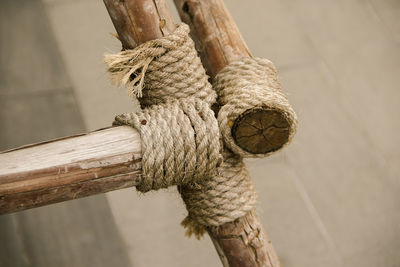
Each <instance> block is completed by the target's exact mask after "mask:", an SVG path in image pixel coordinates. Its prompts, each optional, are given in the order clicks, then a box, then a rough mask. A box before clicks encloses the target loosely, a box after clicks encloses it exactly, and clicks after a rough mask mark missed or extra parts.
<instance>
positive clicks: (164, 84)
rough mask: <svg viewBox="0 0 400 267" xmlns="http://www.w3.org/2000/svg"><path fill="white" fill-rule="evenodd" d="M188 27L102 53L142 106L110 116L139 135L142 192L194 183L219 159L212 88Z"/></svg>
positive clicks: (213, 168)
mask: <svg viewBox="0 0 400 267" xmlns="http://www.w3.org/2000/svg"><path fill="white" fill-rule="evenodd" d="M188 33H189V27H188V26H187V25H185V24H181V25H179V27H178V28H177V29H176V31H175V32H174V33H173V34H170V35H168V36H166V37H164V38H159V39H155V40H152V41H149V42H146V43H144V44H142V45H140V46H138V47H136V48H135V49H133V50H126V51H122V52H120V53H119V54H116V55H106V56H105V62H106V64H107V66H108V72H109V73H110V75H111V80H112V81H113V82H114V83H117V84H119V85H125V86H127V87H128V90H129V91H130V92H131V93H132V94H136V95H137V96H138V97H139V101H140V102H141V105H142V107H144V109H143V110H142V111H140V112H137V113H126V114H121V115H118V116H116V118H115V122H114V123H113V124H114V125H130V126H132V127H134V128H135V129H137V130H138V131H139V132H140V134H141V140H142V176H143V179H142V182H141V183H140V184H139V185H138V186H137V189H138V190H139V191H142V192H147V191H149V190H157V189H160V188H165V187H168V186H171V185H178V184H187V183H190V184H199V183H201V182H202V181H203V180H205V179H209V177H211V176H213V175H214V174H215V172H216V167H217V165H218V164H219V163H220V161H221V155H220V141H219V139H220V137H219V136H220V135H219V129H218V123H217V120H216V118H215V116H214V113H213V111H212V110H211V109H210V105H211V104H212V103H213V102H215V99H216V93H215V92H214V90H212V88H211V85H210V83H209V82H208V78H207V75H206V74H205V71H204V68H203V67H202V64H201V61H200V59H199V58H198V56H197V53H196V50H195V48H194V43H193V41H192V40H191V39H190V37H189V35H188Z"/></svg>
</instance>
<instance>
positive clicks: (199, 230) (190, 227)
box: [181, 217, 206, 240]
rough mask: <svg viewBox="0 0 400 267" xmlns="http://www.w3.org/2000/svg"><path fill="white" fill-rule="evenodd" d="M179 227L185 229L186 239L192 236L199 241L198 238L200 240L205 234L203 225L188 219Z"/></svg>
mask: <svg viewBox="0 0 400 267" xmlns="http://www.w3.org/2000/svg"><path fill="white" fill-rule="evenodd" d="M181 225H182V226H183V227H184V228H185V229H186V233H185V236H187V237H191V236H192V235H194V236H195V237H196V239H197V240H200V238H202V237H203V235H204V234H205V233H206V228H205V227H204V226H203V225H201V224H198V223H196V222H195V221H193V220H192V219H190V218H189V217H186V218H185V219H184V220H183V221H182V222H181Z"/></svg>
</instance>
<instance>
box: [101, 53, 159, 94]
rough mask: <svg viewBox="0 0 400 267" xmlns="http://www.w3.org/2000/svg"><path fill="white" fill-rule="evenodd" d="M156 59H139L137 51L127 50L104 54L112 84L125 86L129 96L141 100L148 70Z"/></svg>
mask: <svg viewBox="0 0 400 267" xmlns="http://www.w3.org/2000/svg"><path fill="white" fill-rule="evenodd" d="M153 59H154V57H151V56H150V57H138V53H137V51H136V50H125V51H122V52H121V53H119V54H104V63H105V64H106V65H107V71H108V73H109V74H110V80H111V83H112V84H114V85H118V86H124V87H126V88H127V90H128V95H129V96H133V95H135V96H136V97H138V98H140V97H142V90H143V87H144V77H145V74H146V71H147V68H148V66H149V64H150V63H151V61H152V60H153Z"/></svg>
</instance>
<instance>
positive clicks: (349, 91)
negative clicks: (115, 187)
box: [0, 0, 400, 267]
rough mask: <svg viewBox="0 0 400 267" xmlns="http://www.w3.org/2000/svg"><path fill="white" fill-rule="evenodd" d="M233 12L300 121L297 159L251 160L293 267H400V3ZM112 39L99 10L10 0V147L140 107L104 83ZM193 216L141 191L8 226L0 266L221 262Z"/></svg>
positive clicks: (240, 5)
mask: <svg viewBox="0 0 400 267" xmlns="http://www.w3.org/2000/svg"><path fill="white" fill-rule="evenodd" d="M225 2H226V5H227V6H228V9H229V10H230V12H231V13H232V15H233V17H234V19H235V21H236V23H237V25H238V27H239V29H240V31H241V33H242V35H243V37H244V39H245V40H246V42H247V44H248V46H249V48H250V50H251V51H252V52H253V54H254V55H256V56H259V57H266V58H269V59H271V60H272V61H273V62H274V63H275V64H276V66H277V68H278V72H279V75H280V79H281V81H282V84H283V86H284V90H285V91H286V92H287V93H288V95H289V99H290V101H291V103H292V105H293V106H294V108H295V110H296V112H297V114H298V116H299V130H298V133H297V135H296V137H295V139H294V141H293V143H292V144H291V145H290V146H289V147H287V148H285V149H284V150H283V151H281V152H279V153H277V154H276V155H274V156H271V157H269V158H265V159H259V160H250V161H247V166H248V169H249V171H250V174H251V176H252V178H253V180H254V182H255V184H256V189H257V190H258V193H259V205H258V212H259V214H260V216H261V218H262V221H263V224H264V226H265V228H266V231H267V233H268V235H269V237H270V238H271V240H272V243H273V245H274V247H275V249H276V250H277V253H278V255H279V257H280V260H281V262H282V266H283V267H291V266H293V267H294V266H295V267H306V266H307V267H310V266H316V267H331V266H346V267H350V266H351V267H361V266H362V267H370V266H371V267H372V266H374V267H376V266H382V267H399V266H400V134H399V132H400V119H399V117H400V105H399V101H400V88H399V85H400V50H399V48H400V1H399V0H335V1H330V0H253V1H249V2H246V3H245V2H244V1H239V0H226V1H225ZM168 5H169V7H170V9H171V10H172V11H173V14H174V15H175V18H176V21H179V19H178V16H177V15H176V14H177V13H176V12H175V10H173V9H174V5H173V3H172V1H168ZM110 33H115V30H114V28H113V26H112V23H111V20H110V18H109V16H108V14H107V11H106V9H105V7H104V5H103V3H102V1H100V0H80V1H78V0H42V1H40V0H2V1H1V2H0V129H1V130H0V149H1V150H5V149H7V148H12V147H16V146H20V145H24V144H27V143H33V142H38V141H44V140H47V139H52V138H56V137H60V136H66V135H72V134H76V133H80V132H85V131H90V130H95V129H98V128H102V127H105V126H109V125H110V124H111V122H112V121H113V117H114V115H115V114H119V113H123V112H127V111H131V110H134V109H137V106H136V105H135V104H134V103H133V101H132V100H131V99H130V98H129V97H128V96H127V95H126V94H125V91H124V90H123V89H118V88H114V87H112V86H111V85H110V84H109V81H108V76H107V74H106V72H105V66H104V65H103V63H102V57H103V53H104V52H117V51H119V49H120V43H119V42H118V40H117V39H115V38H114V37H112V36H111V35H110ZM185 214H186V212H185V209H184V206H183V203H182V201H181V199H180V196H179V194H178V193H177V192H176V189H174V188H171V189H168V190H163V191H159V192H154V193H148V194H145V195H143V194H139V193H137V192H136V191H135V189H134V188H130V189H124V190H119V191H115V192H111V193H107V194H103V195H97V196H94V197H88V198H85V199H80V200H74V201H69V202H65V203H60V204H55V205H51V206H47V207H43V208H37V209H34V210H28V211H24V212H19V213H15V214H10V215H4V216H0V266H2V267H8V266H12V267H19V266H40V267H42V266H46V267H48V266H50V267H51V266H58V267H63V266H74V267H80V266H82V267H83V266H85V267H86V266H98V267H101V266H120V267H125V266H126V267H128V266H135V267H136V266H178V267H179V266H220V261H219V258H218V256H217V253H216V252H215V249H214V247H213V245H212V243H211V241H210V239H209V238H208V236H206V237H205V238H203V239H202V240H201V241H197V240H195V239H193V238H191V239H187V238H185V237H184V229H183V228H182V227H181V226H180V222H181V220H182V219H183V218H184V217H185Z"/></svg>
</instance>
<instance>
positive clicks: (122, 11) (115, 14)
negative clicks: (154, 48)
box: [104, 0, 280, 267]
mask: <svg viewBox="0 0 400 267" xmlns="http://www.w3.org/2000/svg"><path fill="white" fill-rule="evenodd" d="M104 3H105V5H106V7H107V10H108V12H109V14H110V17H111V19H112V21H113V23H114V26H115V28H116V30H117V32H118V36H119V39H120V40H121V43H122V46H123V48H124V49H129V48H134V47H135V46H137V45H139V44H141V43H143V42H146V41H148V40H151V39H154V38H159V37H162V36H165V35H167V34H169V33H171V32H173V30H174V29H175V26H174V24H173V21H172V19H171V16H170V14H169V11H168V9H167V7H166V5H165V1H164V0H129V1H128V0H125V1H120V0H104ZM176 3H177V4H178V7H180V9H182V8H183V9H184V11H185V12H186V6H185V1H182V2H181V4H182V5H180V4H179V3H180V1H176ZM183 9H182V10H183ZM179 12H180V13H181V10H180V11H179ZM187 14H189V13H187ZM230 20H232V19H231V18H230ZM200 21H202V20H200ZM186 22H187V23H188V22H189V23H188V24H189V25H191V26H193V25H192V24H191V23H190V20H189V21H186ZM202 22H204V23H205V21H202ZM231 23H233V21H231ZM233 25H234V23H233ZM228 26H229V25H228ZM192 29H193V27H192ZM195 34H198V37H200V38H199V39H197V40H196V41H197V44H203V41H201V39H202V38H203V37H204V36H203V35H202V34H200V33H198V32H197V31H195ZM228 38H230V39H232V40H234V41H232V42H233V43H235V44H236V45H237V48H235V51H236V50H237V51H239V54H237V55H238V56H241V55H242V52H243V51H246V52H245V53H246V54H247V56H250V52H249V51H248V49H247V47H246V45H245V44H244V42H243V41H242V39H241V37H240V34H239V32H238V31H237V33H236V34H233V35H232V36H229V37H228ZM213 42H216V46H218V45H221V44H219V39H218V38H217V39H214V41H213ZM207 47H208V46H207ZM228 50H229V49H228ZM227 53H229V52H228V51H225V52H222V53H220V52H219V51H218V50H217V49H209V50H208V52H207V51H206V52H204V53H203V54H204V55H205V56H206V57H207V58H209V61H210V62H209V63H208V65H207V66H209V69H211V70H212V74H213V75H215V74H216V73H218V71H219V70H220V69H221V68H223V66H225V65H226V64H227V63H228V62H230V61H228V60H227V59H228V58H229V60H233V59H234V58H235V56H234V55H235V53H236V52H235V53H234V54H231V55H230V56H229V57H227ZM217 54H218V55H217ZM213 55H214V56H216V57H218V58H215V60H211V57H212V56H213ZM208 233H209V235H210V237H211V239H212V241H213V243H214V245H215V247H216V249H217V252H218V254H219V256H220V258H221V261H222V263H223V264H224V266H271V267H272V266H273V267H277V266H280V265H279V261H278V259H277V257H276V253H275V252H274V250H273V248H272V246H271V245H270V242H269V240H268V238H267V237H266V235H265V234H264V230H263V228H262V225H261V223H260V220H259V218H258V216H257V214H256V212H255V211H252V212H249V213H248V214H247V215H246V216H245V217H243V218H239V219H237V220H235V221H234V222H231V223H226V224H224V225H221V226H219V227H210V228H209V229H208Z"/></svg>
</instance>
